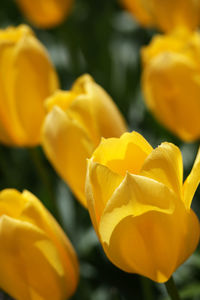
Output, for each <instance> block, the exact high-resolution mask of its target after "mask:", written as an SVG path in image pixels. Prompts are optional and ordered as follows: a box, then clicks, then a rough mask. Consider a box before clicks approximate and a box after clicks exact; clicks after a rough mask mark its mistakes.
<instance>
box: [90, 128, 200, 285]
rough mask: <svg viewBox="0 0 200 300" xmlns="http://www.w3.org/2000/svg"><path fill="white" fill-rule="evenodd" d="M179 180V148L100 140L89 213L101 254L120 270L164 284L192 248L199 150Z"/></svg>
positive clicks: (134, 137)
mask: <svg viewBox="0 0 200 300" xmlns="http://www.w3.org/2000/svg"><path fill="white" fill-rule="evenodd" d="M182 180H183V164H182V156H181V152H180V150H179V148H178V147H176V146H175V145H173V144H171V143H167V142H165V143H162V144H161V145H160V146H159V147H157V148H156V149H153V148H152V147H151V146H150V144H149V143H148V142H147V141H146V140H145V139H144V138H143V137H142V136H141V135H140V134H138V133H136V132H132V133H125V134H123V135H122V136H121V137H120V138H110V139H102V141H101V143H100V145H99V146H98V147H97V148H96V150H95V151H94V153H93V155H92V157H91V159H89V161H88V171H87V177H86V196H87V203H88V210H89V213H90V216H91V220H92V222H93V225H94V228H95V230H96V233H97V235H98V237H99V239H100V242H101V244H102V246H103V248H104V251H105V253H106V255H107V256H108V258H109V259H110V260H111V262H112V263H113V264H115V265H116V266H117V267H119V268H120V269H122V270H124V271H126V272H130V273H137V274H140V275H143V276H146V277H148V278H150V279H152V280H154V281H156V282H165V281H167V280H168V279H169V278H170V276H171V275H172V273H173V272H174V271H175V270H176V269H177V268H178V266H179V265H181V264H182V263H183V262H184V261H185V260H186V259H187V258H188V257H189V256H190V255H191V254H192V253H193V251H194V250H195V248H196V246H197V244H198V241H199V234H200V230H199V229H200V227H199V221H198V219H197V217H196V215H195V213H194V212H193V211H192V209H191V208H190V206H191V202H192V198H193V195H194V193H195V190H196V188H197V186H198V183H199V181H200V152H199V154H198V156H197V158H196V161H195V164H194V166H193V169H192V171H191V173H190V175H189V176H188V178H187V179H186V181H185V183H184V184H183V183H182Z"/></svg>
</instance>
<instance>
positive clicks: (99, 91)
mask: <svg viewBox="0 0 200 300" xmlns="http://www.w3.org/2000/svg"><path fill="white" fill-rule="evenodd" d="M72 91H73V92H75V93H77V94H79V96H78V97H77V99H76V100H77V101H79V104H78V106H77V105H76V101H75V102H74V103H73V104H72V106H73V105H74V106H75V107H76V108H77V107H79V108H80V109H81V111H83V112H84V113H85V112H87V109H88V108H90V113H91V117H90V118H93V122H92V123H93V124H95V123H96V131H97V132H98V136H100V137H101V136H103V137H105V138H109V137H120V135H121V134H123V133H124V132H125V131H127V125H126V122H125V120H124V118H123V117H122V115H121V113H120V111H119V110H118V108H117V106H116V105H115V104H114V102H113V100H112V99H111V97H110V96H109V95H108V94H107V93H106V91H105V90H104V89H103V88H102V87H101V86H99V85H98V84H97V83H96V82H95V81H94V80H93V78H92V77H91V76H90V75H88V74H84V75H83V76H81V77H79V78H78V79H77V80H76V81H75V83H74V85H73V87H72ZM86 99H87V100H86ZM85 101H88V107H87V106H86V104H85V103H84V102H85ZM81 103H82V105H81ZM86 103H87V102H86ZM87 113H88V112H87ZM80 115H81V114H80ZM102 116H103V117H102ZM85 121H87V119H86V118H85ZM93 126H94V125H93ZM88 128H90V130H91V129H92V128H91V126H90V127H88ZM93 131H94V130H93ZM94 132H95V131H94ZM93 134H94V133H93ZM96 135H97V133H96ZM95 139H96V138H95ZM98 143H99V139H98Z"/></svg>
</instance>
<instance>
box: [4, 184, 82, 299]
mask: <svg viewBox="0 0 200 300" xmlns="http://www.w3.org/2000/svg"><path fill="white" fill-rule="evenodd" d="M0 245H1V246H0V272H1V277H0V288H2V289H3V290H4V291H6V292H7V293H8V294H10V295H11V296H12V297H14V298H15V299H18V300H38V299H40V300H46V299H49V300H62V299H63V300H64V299H68V298H69V297H70V296H71V295H72V294H73V293H74V291H75V289H76V286H77V281H78V273H79V271H78V261H77V258H76V254H75V252H74V250H73V247H72V245H71V244H70V242H69V240H68V238H67V237H66V235H65V234H64V232H63V231H62V229H61V228H60V226H59V225H58V223H57V222H56V221H55V219H54V218H53V217H52V216H51V215H50V213H49V212H48V211H47V210H46V208H45V207H44V206H43V205H42V203H41V202H40V201H39V200H38V199H37V198H36V197H35V196H34V195H33V194H31V193H30V192H28V191H24V192H23V193H20V192H18V191H17V190H14V189H6V190H3V191H2V192H1V193H0Z"/></svg>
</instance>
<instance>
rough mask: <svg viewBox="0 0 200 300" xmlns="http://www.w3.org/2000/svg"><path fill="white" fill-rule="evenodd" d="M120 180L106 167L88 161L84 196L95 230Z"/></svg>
mask: <svg viewBox="0 0 200 300" xmlns="http://www.w3.org/2000/svg"><path fill="white" fill-rule="evenodd" d="M122 180H123V177H122V176H120V175H118V174H116V173H113V172H112V171H111V170H109V169H108V168H107V167H106V166H103V165H100V164H98V163H95V162H92V161H91V160H90V161H88V171H87V177H86V194H87V203H88V209H89V212H90V216H91V219H92V222H93V224H94V227H95V229H97V228H98V224H99V221H100V218H101V215H102V212H103V210H104V208H105V206H106V204H107V202H108V200H109V199H110V197H111V196H112V194H113V192H114V190H115V189H116V188H117V187H118V186H119V184H120V183H121V181H122ZM96 231H97V230H96Z"/></svg>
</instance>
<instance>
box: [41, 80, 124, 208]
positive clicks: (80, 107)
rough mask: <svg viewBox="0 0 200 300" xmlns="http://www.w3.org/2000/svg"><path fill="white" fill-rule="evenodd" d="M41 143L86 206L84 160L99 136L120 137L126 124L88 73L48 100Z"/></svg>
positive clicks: (95, 144)
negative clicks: (68, 88)
mask: <svg viewBox="0 0 200 300" xmlns="http://www.w3.org/2000/svg"><path fill="white" fill-rule="evenodd" d="M46 107H47V109H48V111H49V113H48V114H47V117H46V119H45V122H44V127H43V134H42V144H43V148H44V150H45V152H46V155H47V157H48V158H49V160H50V161H51V163H52V164H53V166H54V167H55V169H56V170H57V172H58V173H59V174H60V176H61V177H62V178H63V179H64V180H65V181H66V182H67V183H68V185H69V186H70V188H71V189H72V191H73V192H74V194H75V195H76V197H77V198H78V199H79V200H80V202H81V203H82V204H83V205H84V206H86V199H85V191H84V189H85V175H86V159H87V158H89V157H90V156H91V154H92V152H93V151H94V149H95V147H96V146H97V145H98V144H99V142H100V139H101V137H102V136H103V137H119V136H120V135H121V134H122V133H123V132H125V131H126V125H125V122H124V119H123V117H122V116H121V114H120V112H119V110H118V109H117V107H116V106H115V104H114V102H113V101H112V99H111V98H110V97H109V96H108V94H107V93H106V92H105V91H104V90H103V89H102V88H101V87H100V86H99V85H98V84H97V83H95V82H94V80H93V79H92V78H91V77H90V76H89V75H83V76H81V77H80V78H79V79H78V80H77V81H76V82H75V83H74V85H73V87H72V89H71V90H70V91H57V92H56V93H55V94H54V95H52V96H51V97H50V98H49V99H47V102H46Z"/></svg>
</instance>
